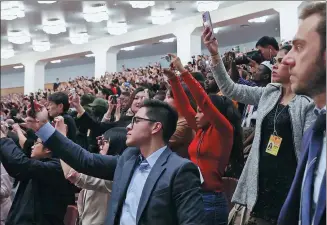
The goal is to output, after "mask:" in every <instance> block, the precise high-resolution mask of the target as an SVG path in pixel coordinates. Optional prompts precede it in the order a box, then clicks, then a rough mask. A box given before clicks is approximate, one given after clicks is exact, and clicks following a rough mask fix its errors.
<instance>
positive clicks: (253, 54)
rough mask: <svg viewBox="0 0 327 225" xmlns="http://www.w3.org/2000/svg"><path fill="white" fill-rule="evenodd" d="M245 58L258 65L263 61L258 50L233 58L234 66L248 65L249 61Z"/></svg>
mask: <svg viewBox="0 0 327 225" xmlns="http://www.w3.org/2000/svg"><path fill="white" fill-rule="evenodd" d="M247 58H250V59H252V60H254V61H255V62H257V63H258V64H260V63H262V62H263V61H264V58H263V56H262V54H261V52H260V51H258V50H254V51H251V52H247V53H246V54H245V55H242V56H240V57H237V58H235V63H236V65H242V64H249V62H250V61H249V60H248V59H247Z"/></svg>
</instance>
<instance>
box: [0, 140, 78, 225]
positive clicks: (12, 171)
mask: <svg viewBox="0 0 327 225" xmlns="http://www.w3.org/2000/svg"><path fill="white" fill-rule="evenodd" d="M0 143H1V149H0V160H1V162H2V164H3V166H4V167H5V169H6V170H7V172H8V174H9V175H10V176H11V177H13V178H15V179H17V180H19V181H20V184H19V187H18V190H17V193H16V195H15V198H14V201H13V204H12V207H11V209H10V212H9V214H8V217H7V221H6V225H31V224H35V225H63V224H64V222H63V220H64V216H65V213H66V209H67V206H68V205H71V204H74V200H75V197H74V196H75V195H74V190H75V187H74V186H73V185H71V184H70V183H69V182H68V181H67V180H66V179H65V177H64V173H63V171H62V169H61V165H60V161H59V159H53V158H52V159H51V158H49V159H43V160H35V159H29V158H28V157H27V156H26V155H25V154H24V153H23V152H22V151H21V150H20V149H19V148H18V147H17V145H15V143H14V142H13V141H12V140H11V139H9V138H1V140H0Z"/></svg>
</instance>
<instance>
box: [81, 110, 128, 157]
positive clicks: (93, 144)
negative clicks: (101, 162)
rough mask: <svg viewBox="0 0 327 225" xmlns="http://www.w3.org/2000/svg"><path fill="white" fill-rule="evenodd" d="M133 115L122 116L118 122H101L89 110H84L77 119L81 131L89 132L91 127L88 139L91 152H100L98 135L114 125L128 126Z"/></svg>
mask: <svg viewBox="0 0 327 225" xmlns="http://www.w3.org/2000/svg"><path fill="white" fill-rule="evenodd" d="M132 118H133V117H132V116H122V117H121V118H120V120H119V121H117V122H100V121H96V120H95V119H94V118H93V117H91V116H90V115H89V114H88V113H87V112H84V113H83V115H82V116H81V117H79V118H78V119H76V124H77V126H78V129H79V131H80V132H81V133H85V132H87V130H88V129H90V136H89V139H88V144H89V147H88V150H89V151H90V152H94V153H96V152H98V148H97V140H96V138H97V137H98V136H101V135H102V134H103V133H105V132H106V131H107V130H109V129H111V128H114V127H127V125H128V124H130V123H131V121H132Z"/></svg>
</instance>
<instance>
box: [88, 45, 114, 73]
mask: <svg viewBox="0 0 327 225" xmlns="http://www.w3.org/2000/svg"><path fill="white" fill-rule="evenodd" d="M118 51H119V49H118V48H114V47H111V48H109V50H108V49H107V48H103V49H93V50H92V52H93V53H94V55H95V56H94V57H95V65H94V76H95V78H100V77H101V76H103V75H104V74H105V73H106V72H109V73H113V72H117V53H118Z"/></svg>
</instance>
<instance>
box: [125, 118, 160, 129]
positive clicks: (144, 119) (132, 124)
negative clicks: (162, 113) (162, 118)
mask: <svg viewBox="0 0 327 225" xmlns="http://www.w3.org/2000/svg"><path fill="white" fill-rule="evenodd" d="M136 119H139V120H143V121H148V122H152V123H158V122H159V121H156V120H153V119H148V118H142V117H138V116H134V117H133V118H132V121H131V123H130V124H131V128H132V129H133V127H134V123H135V120H136Z"/></svg>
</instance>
